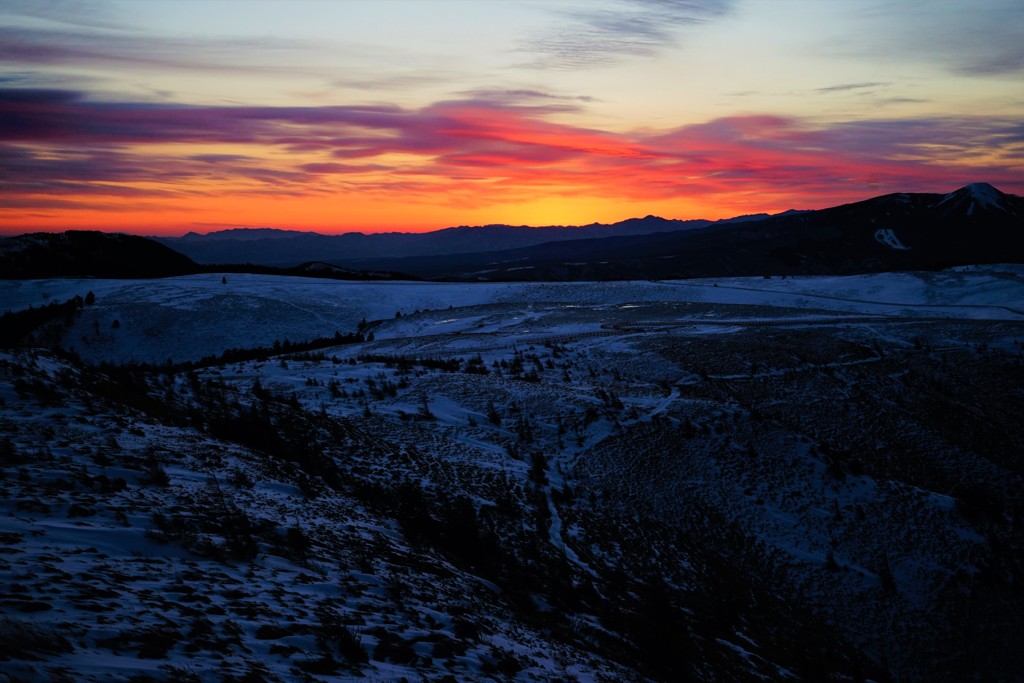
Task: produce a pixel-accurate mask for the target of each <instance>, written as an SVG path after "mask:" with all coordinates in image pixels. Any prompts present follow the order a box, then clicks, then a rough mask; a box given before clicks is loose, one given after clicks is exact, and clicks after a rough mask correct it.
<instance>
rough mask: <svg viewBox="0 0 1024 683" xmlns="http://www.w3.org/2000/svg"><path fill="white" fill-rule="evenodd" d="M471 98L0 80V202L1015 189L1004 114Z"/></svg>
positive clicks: (751, 198) (829, 197)
mask: <svg viewBox="0 0 1024 683" xmlns="http://www.w3.org/2000/svg"><path fill="white" fill-rule="evenodd" d="M474 95H475V96H474V97H471V98H466V99H460V100H449V101H442V102H436V103H434V104H431V105H429V106H426V107H422V108H419V109H411V108H402V107H397V106H390V105H379V106H337V107H326V106H325V107H252V106H249V107H243V106H237V107H200V106H182V105H169V104H154V103H132V102H95V101H91V100H89V99H88V98H86V97H85V96H84V95H83V94H82V93H79V92H75V91H69V90H54V89H47V90H17V89H6V90H5V89H0V185H2V187H3V188H4V195H5V201H4V202H3V206H5V207H7V208H9V209H13V208H18V209H19V210H28V209H31V208H33V207H36V208H38V209H40V210H42V209H53V210H57V209H59V208H61V207H63V208H64V209H66V210H67V212H68V215H69V216H73V209H74V207H75V206H79V205H81V204H82V203H83V202H84V203H88V202H89V201H96V202H100V203H106V202H108V201H109V199H110V198H125V199H131V200H133V201H137V200H146V201H147V202H149V203H150V204H151V205H152V204H156V205H159V203H160V202H161V201H166V200H171V199H174V200H178V199H183V198H214V197H218V196H223V197H227V198H230V197H234V198H236V199H237V198H239V197H246V196H250V197H253V196H268V197H269V196H276V197H282V198H283V197H290V198H303V197H306V198H308V197H314V196H319V197H325V196H331V195H338V196H349V195H352V196H356V195H358V196H360V197H363V198H365V197H378V198H380V199H382V200H384V199H386V200H387V201H392V202H394V201H433V202H434V203H435V204H442V203H449V204H453V205H455V204H457V205H459V206H466V205H472V206H478V207H479V206H499V205H502V204H509V203H515V202H521V201H527V200H533V199H536V198H538V197H595V198H602V199H608V198H617V199H619V200H621V201H623V202H628V203H631V204H636V205H640V206H641V207H642V205H643V204H644V203H645V202H654V201H666V200H673V199H679V200H686V199H692V198H694V197H700V198H701V199H702V200H704V201H705V203H709V204H710V203H714V202H719V203H721V204H722V205H725V204H730V202H731V205H733V206H737V207H738V208H750V209H757V210H760V209H762V208H766V207H767V208H770V207H772V206H782V207H783V208H785V207H789V206H799V207H816V206H822V205H828V204H833V203H840V202H842V201H852V200H855V199H860V198H863V197H864V196H867V195H868V194H872V193H881V192H884V191H892V192H896V191H940V190H945V189H951V188H953V187H957V186H959V185H962V184H965V183H967V182H970V181H974V180H987V181H989V182H993V183H994V184H996V185H997V186H1000V187H1001V188H1002V189H1004V190H1007V191H1011V192H1017V193H1021V192H1022V191H1024V183H1022V181H1021V178H1024V164H1022V162H1021V161H1020V160H1021V159H1024V127H1022V126H1021V124H1020V122H1019V121H1014V120H1006V119H1000V118H989V117H981V116H976V117H940V118H919V119H904V120H866V121H850V122H837V123H831V124H827V125H813V124H811V123H810V122H808V121H806V120H803V119H800V118H796V117H782V116H733V117H721V118H717V119H713V120H710V121H707V122H704V123H700V124H693V125H686V126H681V127H678V128H674V129H670V130H663V131H656V132H616V131H608V130H597V129H592V128H585V127H579V126H572V125H568V124H565V123H561V122H558V121H557V120H555V116H554V115H556V114H561V113H562V112H563V111H564V106H565V103H564V102H563V101H562V100H561V99H560V98H549V97H546V96H544V95H543V94H541V95H540V96H530V97H522V98H519V99H522V100H523V101H524V103H523V104H519V105H517V104H511V103H510V98H508V97H507V96H506V95H507V93H504V92H498V93H491V94H490V95H491V96H492V97H491V99H488V95H489V94H488V93H486V92H477V93H474ZM512 99H516V98H512ZM181 150H186V151H181ZM744 198H746V199H744ZM744 202H748V204H749V205H747V204H744ZM641 210H642V209H641ZM69 220H70V219H69ZM453 222H455V221H454V220H453Z"/></svg>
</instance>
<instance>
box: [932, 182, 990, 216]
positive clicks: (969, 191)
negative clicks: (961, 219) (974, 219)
mask: <svg viewBox="0 0 1024 683" xmlns="http://www.w3.org/2000/svg"><path fill="white" fill-rule="evenodd" d="M943 204H954V205H956V204H963V205H965V206H966V207H967V215H968V216H970V215H971V214H973V213H974V209H975V208H976V207H978V206H980V207H982V208H985V207H991V208H993V209H999V210H1001V211H1005V210H1006V208H1005V206H1004V205H1003V204H1004V202H1003V193H1002V192H1000V191H999V190H997V189H996V188H995V187H993V186H992V185H989V184H988V183H971V184H970V185H965V186H964V187H961V188H960V189H959V190H957V191H956V192H950V193H949V194H947V195H946V196H945V197H943V198H942V201H940V202H939V203H938V204H936V206H942V205H943Z"/></svg>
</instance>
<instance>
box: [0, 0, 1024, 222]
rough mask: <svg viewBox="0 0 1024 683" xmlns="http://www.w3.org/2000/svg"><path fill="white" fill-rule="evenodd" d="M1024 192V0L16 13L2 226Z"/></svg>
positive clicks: (446, 216)
mask: <svg viewBox="0 0 1024 683" xmlns="http://www.w3.org/2000/svg"><path fill="white" fill-rule="evenodd" d="M980 181H985V182H990V183H992V184H993V185H995V186H996V187H998V188H999V189H1001V190H1003V191H1004V192H1011V193H1014V194H1024V2H1021V0H886V1H882V0H827V1H814V0H646V1H640V0H564V1H563V0H371V1H363V0H338V1H332V0H288V1H286V2H279V1H277V0H102V1H101V0H96V1H93V0H0V233H4V234H18V233H23V232H30V231H37V230H46V231H54V230H66V229H99V230H111V231H121V232H131V233H136V234H144V235H178V234H183V233H185V232H189V231H195V232H201V233H203V232H210V231H215V230H221V229H227V228H236V227H273V228H286V229H297V230H315V231H318V232H325V233H332V232H347V231H361V232H375V231H385V230H387V231H391V230H399V231H422V230H432V229H439V228H443V227H448V226H456V225H484V224H492V223H504V224H513V225H524V224H525V225H582V224H587V223H592V222H604V223H610V222H614V221H618V220H623V219H626V218H630V217H638V216H645V215H648V214H654V215H659V216H663V217H666V218H682V219H688V218H708V219H717V218H727V217H731V216H736V215H741V214H748V213H755V212H777V211H784V210H786V209H791V208H797V209H814V208H824V207H827V206H834V205H837V204H842V203H847V202H852V201H858V200H861V199H867V198H869V197H872V196H877V195H880V194H886V193H890V192H949V191H952V190H954V189H956V188H958V187H961V186H963V185H965V184H968V183H971V182H980Z"/></svg>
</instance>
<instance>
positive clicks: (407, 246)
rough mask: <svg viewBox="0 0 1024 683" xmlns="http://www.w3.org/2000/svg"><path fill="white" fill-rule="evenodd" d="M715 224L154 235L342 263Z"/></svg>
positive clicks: (286, 258)
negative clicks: (354, 260)
mask: <svg viewBox="0 0 1024 683" xmlns="http://www.w3.org/2000/svg"><path fill="white" fill-rule="evenodd" d="M744 218H747V219H749V218H753V217H744ZM711 224H712V223H711V221H706V220H691V221H680V220H668V219H665V218H659V217H657V216H647V217H645V218H631V219H628V220H625V221H621V222H618V223H612V224H602V223H594V224H591V225H584V226H579V227H576V226H569V227H563V226H548V227H540V228H531V227H527V226H511V225H485V226H481V227H467V226H461V227H457V228H446V229H443V230H437V231H434V232H424V233H401V232H390V233H374V234H364V233H360V232H349V233H344V234H341V235H324V234H320V233H310V232H299V231H294V230H274V229H269V228H236V229H233V230H222V231H218V232H213V233H209V234H206V235H198V234H196V233H188V234H186V235H184V236H183V237H157V238H154V239H156V240H157V241H159V242H162V243H163V244H166V245H167V246H169V247H171V248H173V249H175V250H177V251H180V252H181V253H183V254H187V255H188V256H189V257H191V258H192V259H194V260H195V261H196V262H198V263H258V264H263V265H273V266H293V265H295V264H297V263H304V262H308V261H330V262H335V263H340V262H342V261H347V260H351V259H358V258H392V257H404V256H434V255H437V254H466V253H474V252H482V251H495V250H503V249H517V248H521V247H529V246H534V245H538V244H543V243H546V242H556V241H568V240H578V239H583V238H601V237H613V236H625V235H644V234H650V233H657V232H669V231H673V232H674V231H679V230H689V229H695V228H703V227H705V226H708V225H711Z"/></svg>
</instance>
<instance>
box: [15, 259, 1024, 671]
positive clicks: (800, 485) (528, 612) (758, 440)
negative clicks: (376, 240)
mask: <svg viewBox="0 0 1024 683" xmlns="http://www.w3.org/2000/svg"><path fill="white" fill-rule="evenodd" d="M0 292H2V295H0V300H2V301H3V302H4V304H5V306H6V307H7V308H9V309H11V310H20V309H24V308H26V307H27V306H29V305H33V306H40V305H42V304H44V303H45V302H49V301H64V300H66V299H70V298H71V297H73V296H82V297H85V296H86V293H87V292H92V293H93V294H94V298H95V301H94V302H93V303H91V304H89V305H85V306H83V307H82V308H81V311H80V312H79V313H78V314H77V315H75V316H72V317H70V318H67V319H60V320H54V321H51V323H49V324H48V325H47V326H44V327H43V328H41V329H39V330H36V331H34V332H33V333H32V334H33V339H32V340H29V341H28V342H26V343H25V344H23V345H22V347H21V348H12V349H8V350H5V351H3V352H2V353H0V401H2V404H0V405H2V410H0V438H2V440H3V441H2V443H3V453H2V461H0V464H2V474H3V478H2V479H0V488H2V490H3V495H2V496H0V501H2V503H0V505H2V506H3V508H4V509H3V514H2V516H0V542H2V544H3V546H2V547H3V549H4V552H3V554H2V555H0V600H2V602H0V604H2V607H3V615H4V616H3V621H2V623H0V643H3V645H4V647H2V648H0V650H2V651H3V652H5V653H7V654H6V655H5V656H6V657H7V659H6V661H0V669H2V670H4V671H5V672H9V673H10V674H11V675H14V676H15V677H20V678H22V679H27V680H52V679H60V677H61V676H63V677H65V678H68V679H74V680H107V679H109V678H114V679H119V680H154V681H158V680H188V679H192V680H225V681H227V680H268V681H273V680H281V681H291V680H353V679H361V678H368V679H369V680H377V681H399V680H403V679H404V680H409V681H416V680H419V681H462V680H496V681H499V680H522V681H530V680H535V681H549V680H550V681H554V680H562V681H623V680H636V681H642V680H673V681H676V680H737V681H743V680H837V681H840V680H879V681H881V680H911V681H916V680H921V681H924V680H929V681H936V680H969V679H971V677H977V676H980V677H981V678H982V679H991V680H1012V679H1013V678H1014V675H1015V672H1019V671H1020V670H1021V669H1022V667H1024V662H1021V660H1020V654H1019V653H1018V652H1017V651H1016V644H1017V643H1018V642H1019V641H1020V639H1021V637H1024V625H1022V622H1021V619H1020V616H1019V615H1020V614H1021V613H1024V605H1022V604H1021V601H1020V597H1019V594H1018V593H1019V592H1018V591H1016V589H1015V587H1014V586H1015V581H1017V580H1019V577H1020V576H1021V573H1020V572H1021V571H1022V569H1024V567H1022V566H1021V557H1022V553H1021V549H1022V541H1024V531H1022V527H1021V520H1022V517H1021V513H1022V511H1024V500H1022V499H1021V491H1024V486H1022V484H1024V466H1022V463H1021V461H1020V453H1021V452H1024V429H1022V428H1021V427H1020V425H1019V419H1018V417H1019V415H1020V414H1022V412H1024V395H1022V394H1021V391H1020V389H1021V387H1022V386H1024V310H1022V308H1021V304H1020V302H1021V301H1024V270H1022V269H1021V267H1020V266H1016V265H995V266H982V267H963V268H958V269H951V270H946V271H938V272H927V273H882V274H874V275H858V276H848V277H841V276H827V277H785V278H782V277H775V278H763V277H759V278H714V279H706V280H701V279H695V280H672V281H627V282H600V283H474V284H459V283H413V282H386V283H385V282H374V283H348V282H331V281H323V280H312V279H305V278H282V277H272V276H259V275H244V274H228V275H226V282H224V281H222V280H221V277H220V276H219V275H218V276H214V275H208V274H203V275H191V276H185V277H179V278H167V279H162V280H99V279H81V280H76V279H51V280H22V281H4V282H0ZM114 321H117V325H116V326H114V325H113V322H114ZM335 333H340V334H349V333H357V334H358V335H359V339H358V340H346V343H343V344H336V345H335V344H331V343H330V338H331V336H332V335H335ZM314 338H319V339H324V340H325V341H324V343H323V344H320V345H318V347H317V348H312V349H308V350H303V351H301V352H295V353H281V352H274V351H273V348H272V344H273V343H274V342H283V341H284V340H290V341H292V342H300V341H304V340H308V339H314ZM44 346H49V347H56V348H57V349H58V350H51V349H47V348H43V347H44ZM257 346H258V347H265V348H267V349H268V351H267V352H266V353H262V354H261V355H260V357H258V358H248V359H245V360H241V361H231V362H225V361H224V360H223V358H222V359H221V360H209V359H211V358H215V357H217V356H218V355H219V354H223V353H224V352H226V351H229V350H231V349H244V348H252V347H257ZM60 349H64V350H60ZM203 359H207V360H203Z"/></svg>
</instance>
